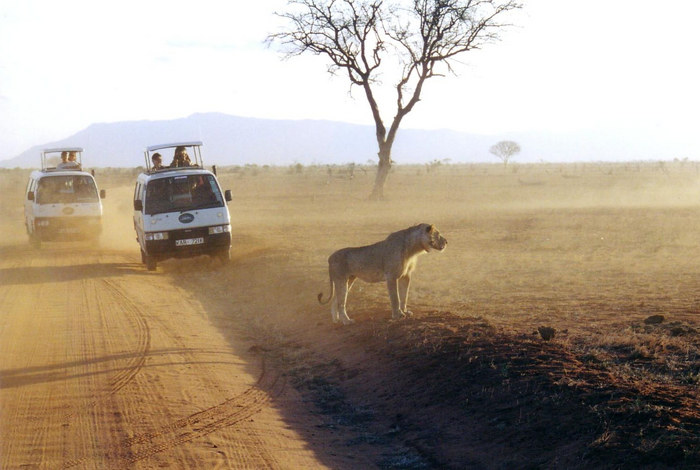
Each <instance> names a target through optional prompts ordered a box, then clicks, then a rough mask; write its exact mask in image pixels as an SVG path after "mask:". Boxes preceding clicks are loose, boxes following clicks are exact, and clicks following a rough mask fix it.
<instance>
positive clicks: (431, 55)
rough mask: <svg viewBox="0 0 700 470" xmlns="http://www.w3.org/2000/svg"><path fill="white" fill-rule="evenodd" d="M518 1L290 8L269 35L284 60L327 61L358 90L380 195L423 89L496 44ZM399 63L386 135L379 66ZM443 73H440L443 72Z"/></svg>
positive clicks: (316, 0) (347, 1)
mask: <svg viewBox="0 0 700 470" xmlns="http://www.w3.org/2000/svg"><path fill="white" fill-rule="evenodd" d="M520 8H522V5H521V4H520V3H519V2H518V1H517V0H290V2H289V10H288V11H287V12H283V13H278V15H279V16H280V17H282V18H285V19H287V20H288V21H289V23H290V26H289V28H288V29H286V30H285V31H283V32H280V33H276V34H271V35H270V36H268V38H267V42H268V43H270V44H271V43H279V44H280V45H281V46H282V49H284V50H286V53H287V57H291V56H296V55H300V54H303V53H312V54H316V55H324V56H326V57H327V58H328V59H329V60H330V65H329V69H328V71H329V72H330V73H332V74H335V73H336V72H338V71H340V70H344V71H345V72H346V73H347V75H348V79H349V81H350V84H351V86H352V85H356V86H359V87H360V88H362V90H363V91H364V93H365V97H366V98H367V102H368V104H369V107H370V110H371V112H372V117H373V119H374V123H375V129H376V138H377V144H378V147H379V154H378V155H379V171H378V172H377V181H375V189H374V192H373V194H376V193H377V192H378V191H379V192H380V193H381V191H382V187H383V184H384V180H385V179H386V175H387V174H388V169H389V168H390V167H391V148H392V145H393V143H394V140H395V138H396V134H397V132H398V129H399V127H400V125H401V121H402V120H403V118H404V117H405V116H406V115H407V114H408V113H410V112H411V111H412V110H413V109H414V107H415V106H416V104H417V103H418V102H419V101H420V97H421V93H422V91H423V86H424V84H425V81H426V80H428V79H430V78H433V77H436V76H443V75H444V72H443V70H444V71H446V72H448V73H453V72H454V69H453V65H452V62H453V60H454V59H455V57H457V56H459V55H461V54H463V53H465V52H468V51H470V50H473V49H479V48H481V47H482V46H484V45H485V44H488V43H491V42H493V41H496V40H498V39H499V32H500V31H501V30H503V28H505V27H506V26H510V25H509V24H507V23H503V22H500V21H499V20H500V18H502V17H503V16H504V14H505V13H508V12H510V11H513V10H516V9H520ZM388 54H391V55H392V57H393V58H394V59H395V60H397V61H398V63H399V68H400V74H399V78H398V79H397V81H396V82H395V84H394V89H395V90H396V101H395V103H396V110H395V114H394V118H393V120H392V122H391V126H390V128H389V131H388V133H387V130H386V127H385V126H384V123H383V121H382V117H381V113H380V109H379V104H378V103H377V100H376V97H375V89H374V88H375V87H378V86H379V85H380V84H381V83H380V81H379V78H380V75H379V70H380V67H381V66H382V64H383V63H384V62H383V58H385V57H386V56H387V55H388ZM441 68H443V70H441Z"/></svg>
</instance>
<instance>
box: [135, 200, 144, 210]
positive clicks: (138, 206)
mask: <svg viewBox="0 0 700 470" xmlns="http://www.w3.org/2000/svg"><path fill="white" fill-rule="evenodd" d="M134 210H135V211H142V210H143V201H142V200H141V199H134Z"/></svg>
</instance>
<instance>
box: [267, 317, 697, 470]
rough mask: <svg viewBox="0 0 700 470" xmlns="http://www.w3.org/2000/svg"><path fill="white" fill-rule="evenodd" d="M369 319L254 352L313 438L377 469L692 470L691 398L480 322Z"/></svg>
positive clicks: (289, 335) (295, 335)
mask: <svg viewBox="0 0 700 470" xmlns="http://www.w3.org/2000/svg"><path fill="white" fill-rule="evenodd" d="M375 313H376V312H372V311H365V312H357V314H356V315H355V317H356V319H357V322H356V323H355V324H354V325H353V326H352V327H339V326H332V325H327V324H326V323H318V324H316V325H315V326H312V327H310V328H304V329H303V330H293V329H289V330H288V331H285V332H284V336H283V337H284V338H286V339H285V340H284V341H277V343H276V344H275V342H274V341H273V340H272V339H271V338H266V339H265V340H266V341H267V344H268V345H269V346H270V349H269V352H268V353H267V354H269V357H270V358H271V359H272V361H273V362H274V363H276V364H277V365H278V366H279V367H280V368H284V370H285V371H286V374H287V375H288V377H289V379H290V382H291V383H292V384H293V385H294V386H295V387H296V388H297V389H298V390H300V391H301V392H302V394H303V395H304V396H305V397H306V398H307V400H308V401H311V402H312V403H313V404H314V405H315V407H316V409H318V410H319V413H321V414H322V415H323V416H324V419H325V423H327V424H325V425H324V426H327V427H329V428H334V427H344V428H346V429H350V430H351V431H352V432H353V433H354V435H356V437H355V438H353V439H352V440H350V441H349V442H347V443H345V444H346V445H347V447H348V448H349V449H350V451H352V449H358V450H359V447H363V448H372V449H373V450H374V452H373V455H376V456H377V457H376V463H377V465H378V466H379V467H381V468H404V469H419V468H455V469H456V468H700V467H698V463H699V462H700V437H699V436H700V412H699V411H698V408H697V387H696V386H694V385H693V384H691V385H689V386H688V387H686V388H683V387H677V386H671V385H668V386H667V385H664V384H656V385H655V386H650V385H649V384H648V383H645V384H644V385H643V386H642V385H640V384H635V383H621V382H620V381H617V380H616V379H615V378H614V377H613V375H612V374H610V372H609V371H608V370H606V368H605V365H604V364H600V363H596V362H591V361H586V360H585V358H579V357H577V356H576V354H575V353H573V352H572V351H570V350H569V349H567V344H566V343H565V342H558V341H556V340H554V341H548V342H545V341H543V340H542V339H541V338H540V337H539V336H537V335H524V334H522V335H518V334H508V333H505V332H503V331H498V330H496V329H495V328H493V327H492V326H491V325H489V324H488V323H487V322H485V321H484V320H482V319H480V318H474V317H472V318H464V317H460V316H457V315H453V314H451V313H449V312H438V311H435V312H431V313H429V314H425V315H421V316H419V317H417V318H413V319H410V320H406V321H400V322H388V321H386V319H384V318H383V316H381V315H379V314H375ZM375 318H376V319H375ZM280 337H281V336H280ZM695 385H696V384H695Z"/></svg>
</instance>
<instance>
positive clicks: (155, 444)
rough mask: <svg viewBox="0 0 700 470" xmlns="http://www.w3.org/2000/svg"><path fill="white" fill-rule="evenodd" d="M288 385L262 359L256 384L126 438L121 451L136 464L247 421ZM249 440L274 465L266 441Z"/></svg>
mask: <svg viewBox="0 0 700 470" xmlns="http://www.w3.org/2000/svg"><path fill="white" fill-rule="evenodd" d="M285 385H286V381H285V380H284V379H283V378H282V377H281V376H280V375H279V374H270V373H268V372H267V371H266V368H265V361H264V360H263V365H262V373H261V375H260V377H259V379H258V382H257V383H256V384H255V385H254V386H253V387H251V388H248V389H247V390H245V391H244V392H243V393H241V394H240V395H237V396H235V397H233V398H230V399H228V400H225V401H224V402H222V403H219V404H218V405H215V406H212V407H210V408H207V409H205V410H202V411H199V412H197V413H194V414H191V415H189V416H187V417H185V418H181V419H179V420H177V421H174V422H173V423H170V424H168V425H165V426H163V427H161V428H159V429H157V430H154V431H150V432H147V433H143V434H141V435H138V436H134V437H132V438H130V439H127V440H125V441H124V442H123V447H122V451H123V452H124V454H127V452H131V454H130V455H129V456H128V457H125V458H123V460H124V461H125V462H129V463H134V462H137V461H139V460H143V459H146V458H148V457H150V456H152V455H154V454H157V453H159V452H163V451H165V450H167V449H170V448H173V447H175V446H178V445H181V444H184V443H186V442H189V441H191V440H193V439H197V438H200V437H203V436H206V435H207V434H211V433H213V432H215V431H218V430H221V429H224V428H227V427H230V426H234V425H236V424H239V423H241V422H243V421H246V420H248V419H249V418H251V417H252V416H254V415H255V414H257V413H259V412H260V411H261V410H262V409H263V407H264V406H265V405H266V404H267V403H268V402H269V401H270V400H271V399H272V398H274V397H276V396H278V395H280V394H281V393H282V392H283V391H284V388H285ZM247 440H248V441H249V442H250V444H251V445H249V447H250V449H248V451H249V452H247V454H252V452H250V451H251V450H252V451H254V452H255V453H257V457H259V458H261V459H262V460H263V461H264V462H266V463H267V465H268V467H274V466H275V461H276V460H275V459H274V458H273V457H272V456H271V455H270V454H269V453H268V452H263V444H262V442H261V441H260V439H259V438H258V437H257V436H256V435H252V434H248V435H247ZM138 445H145V448H143V449H138V450H135V451H134V449H133V447H134V446H138ZM127 455H128V454H127ZM250 458H251V456H249V457H247V460H249V459H250Z"/></svg>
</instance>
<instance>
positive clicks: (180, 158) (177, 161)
mask: <svg viewBox="0 0 700 470" xmlns="http://www.w3.org/2000/svg"><path fill="white" fill-rule="evenodd" d="M181 166H192V162H191V161H190V156H189V155H187V149H186V148H185V147H182V146H180V147H176V148H175V154H174V155H173V161H172V163H171V164H170V168H177V167H181Z"/></svg>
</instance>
